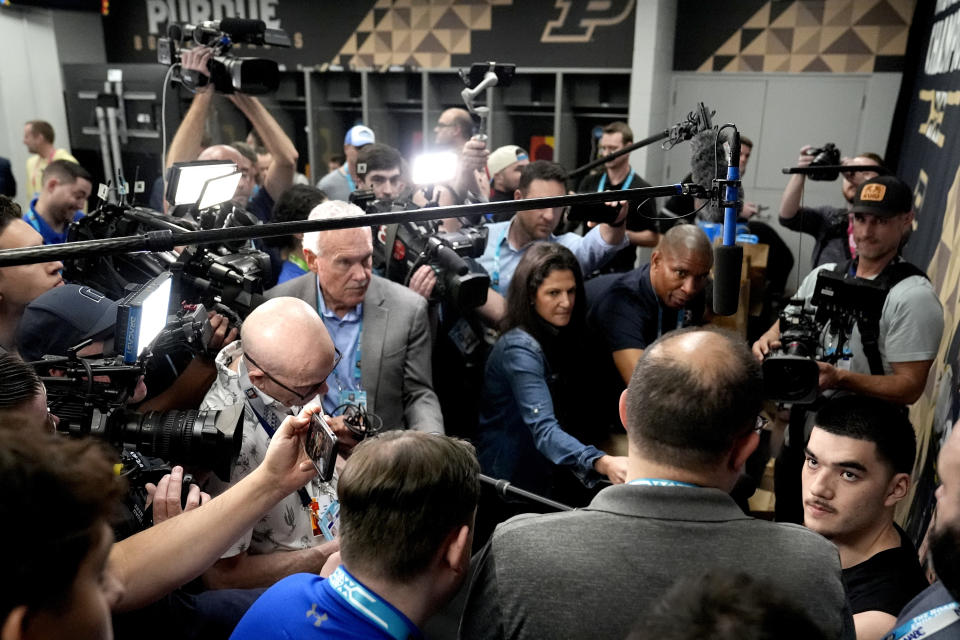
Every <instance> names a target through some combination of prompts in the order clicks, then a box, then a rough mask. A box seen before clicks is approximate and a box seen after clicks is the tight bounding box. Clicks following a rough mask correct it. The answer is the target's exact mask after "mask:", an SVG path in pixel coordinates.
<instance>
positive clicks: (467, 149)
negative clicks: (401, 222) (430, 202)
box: [415, 107, 490, 231]
mask: <svg viewBox="0 0 960 640" xmlns="http://www.w3.org/2000/svg"><path fill="white" fill-rule="evenodd" d="M433 132H434V135H435V136H436V137H435V138H434V145H435V146H436V147H437V148H438V149H440V150H449V151H454V152H456V154H457V177H456V179H455V180H454V182H453V183H452V184H448V185H446V186H447V187H448V188H449V192H447V191H441V192H440V194H439V197H438V200H437V203H438V204H439V205H440V206H441V207H446V206H449V205H454V204H463V203H465V202H468V201H470V202H484V201H486V200H487V192H488V191H489V183H488V182H487V172H486V167H487V158H488V157H489V156H490V152H489V151H488V150H487V143H486V141H485V139H484V138H483V137H482V136H481V135H473V118H472V117H471V116H470V112H469V111H467V110H466V109H461V108H459V107H455V108H452V109H447V110H445V111H444V112H443V113H441V114H440V117H439V118H438V119H437V125H436V126H435V127H434V128H433ZM415 201H416V200H415ZM418 204H421V203H418ZM451 230H452V231H453V230H455V229H451Z"/></svg>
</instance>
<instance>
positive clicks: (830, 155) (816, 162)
mask: <svg viewBox="0 0 960 640" xmlns="http://www.w3.org/2000/svg"><path fill="white" fill-rule="evenodd" d="M806 155H809V156H813V160H811V161H810V165H809V166H811V167H824V166H831V165H839V164H840V149H838V148H837V145H835V144H833V143H832V142H828V143H826V144H825V145H823V146H822V147H820V148H818V149H810V150H809V151H807V154H806ZM807 176H808V177H809V178H810V179H811V180H822V181H824V182H828V181H830V180H836V179H837V178H838V177H839V176H840V170H839V169H832V168H831V169H822V170H820V171H812V172H811V173H808V174H807Z"/></svg>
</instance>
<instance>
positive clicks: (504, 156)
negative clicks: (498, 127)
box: [487, 144, 528, 178]
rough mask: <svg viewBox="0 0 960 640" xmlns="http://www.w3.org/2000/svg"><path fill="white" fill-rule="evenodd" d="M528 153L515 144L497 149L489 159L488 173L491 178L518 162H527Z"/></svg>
mask: <svg viewBox="0 0 960 640" xmlns="http://www.w3.org/2000/svg"><path fill="white" fill-rule="evenodd" d="M527 159H528V156H527V152H526V151H524V150H523V149H521V148H520V147H518V146H517V145H515V144H508V145H505V146H502V147H497V148H496V149H495V150H494V151H493V152H492V153H491V154H490V155H489V156H488V157H487V171H488V172H489V173H490V177H491V178H492V177H493V176H495V175H497V174H498V173H500V172H501V171H503V170H504V169H506V168H507V167H509V166H510V165H512V164H513V163H514V162H517V161H518V160H527Z"/></svg>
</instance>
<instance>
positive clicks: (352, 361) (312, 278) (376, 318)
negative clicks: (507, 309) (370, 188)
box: [267, 200, 443, 448]
mask: <svg viewBox="0 0 960 640" xmlns="http://www.w3.org/2000/svg"><path fill="white" fill-rule="evenodd" d="M354 215H356V216H363V215H364V212H363V210H362V209H360V208H359V207H357V206H355V205H351V204H347V203H346V202H341V201H338V200H331V201H328V202H324V203H323V204H321V205H318V206H317V207H316V208H314V210H313V211H311V212H310V219H311V220H318V219H324V218H340V217H349V216H354ZM303 254H304V257H305V258H306V261H307V265H308V266H309V268H310V272H309V273H306V274H304V275H302V276H300V277H298V278H294V279H293V280H289V281H287V282H284V283H283V284H280V285H277V286H276V287H274V288H272V289H270V290H269V291H267V297H268V298H274V297H278V296H293V297H295V298H300V299H301V300H304V301H306V302H307V303H308V304H310V305H312V306H313V307H314V308H315V309H316V310H317V312H318V313H319V314H320V316H321V317H322V318H323V322H324V325H326V327H327V331H329V333H330V336H331V337H332V338H333V342H334V344H335V345H336V347H337V349H338V350H339V352H340V354H341V356H342V358H341V360H340V361H339V364H338V365H337V367H336V368H335V369H334V371H333V373H332V374H331V376H330V378H329V380H328V386H329V391H328V392H327V394H326V395H325V396H324V398H323V408H324V410H325V411H326V412H327V413H331V412H333V411H334V410H335V409H336V408H337V407H340V406H342V405H344V404H345V403H350V404H366V407H367V410H368V411H369V412H371V413H374V414H376V415H377V416H379V417H380V418H382V419H383V426H384V428H386V429H416V430H417V431H426V432H435V433H443V418H442V417H441V415H440V403H439V401H438V399H437V396H436V394H435V393H434V392H433V374H432V372H431V361H430V354H431V344H430V330H429V325H428V322H427V301H426V300H425V299H424V298H423V297H421V296H419V295H417V294H416V293H413V292H412V291H410V290H409V289H407V288H405V287H402V286H400V285H398V284H395V283H393V282H390V281H389V280H386V279H384V278H381V277H379V276H375V275H373V274H372V271H371V268H372V256H373V239H372V237H371V234H370V228H369V227H357V228H353V229H338V230H335V231H324V232H314V233H307V234H305V236H304V240H303ZM290 339H291V340H296V336H290ZM308 346H309V345H304V347H308ZM331 426H332V427H333V428H334V430H335V431H337V434H338V435H339V436H340V440H341V444H342V445H344V446H346V447H348V448H349V447H350V446H351V445H352V444H354V442H353V440H352V437H351V435H350V432H349V430H348V429H347V428H346V427H345V426H344V424H343V419H342V418H334V420H333V422H332V424H331Z"/></svg>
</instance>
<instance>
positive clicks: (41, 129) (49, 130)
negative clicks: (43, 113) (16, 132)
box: [27, 120, 54, 144]
mask: <svg viewBox="0 0 960 640" xmlns="http://www.w3.org/2000/svg"><path fill="white" fill-rule="evenodd" d="M27 124H28V125H30V130H31V131H32V132H33V134H34V135H38V136H43V138H44V140H46V141H47V142H49V143H50V144H53V139H54V134H53V125H52V124H50V123H49V122H47V121H46V120H31V121H30V122H28V123H27Z"/></svg>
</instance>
